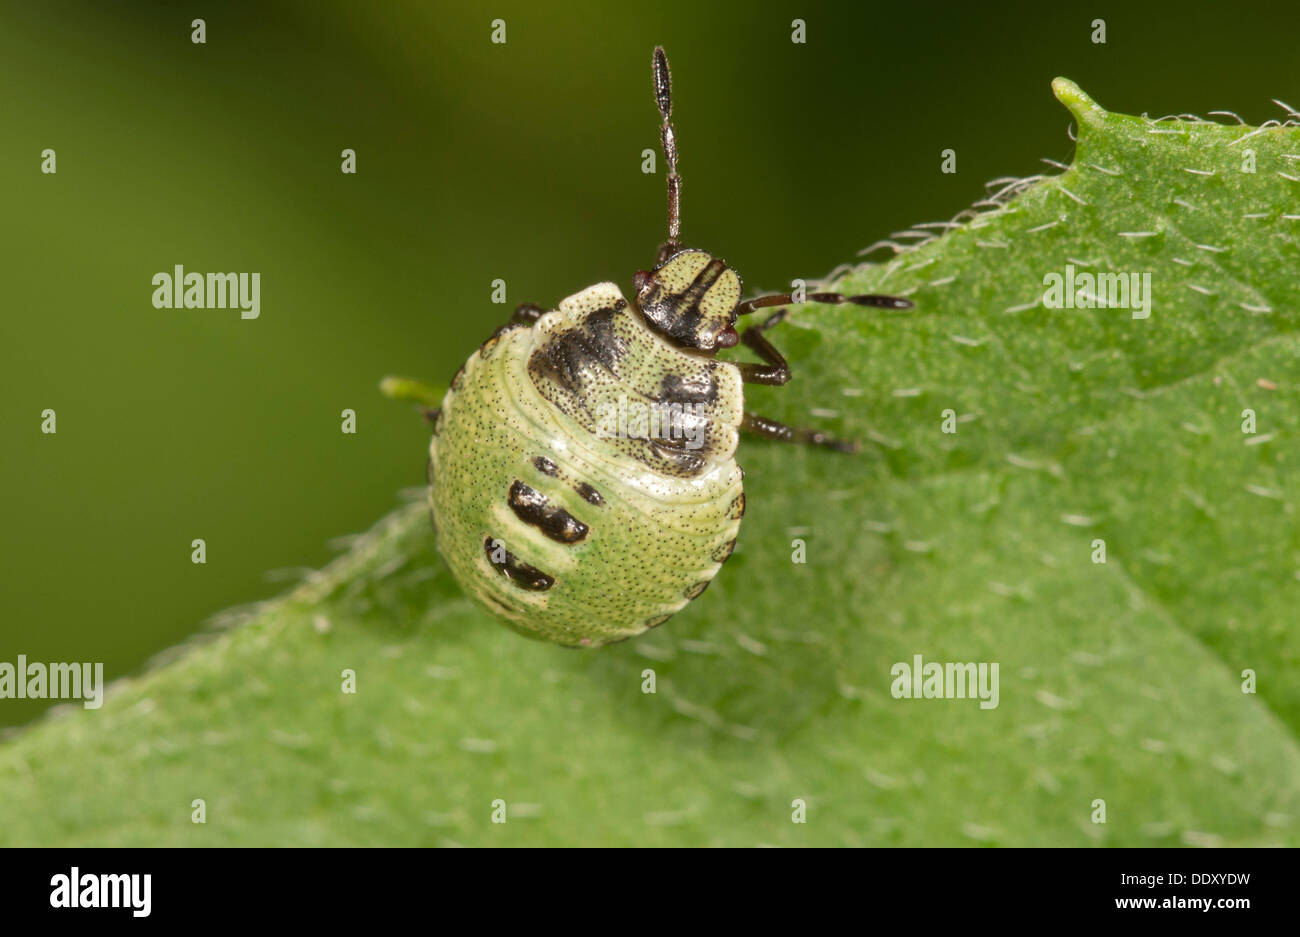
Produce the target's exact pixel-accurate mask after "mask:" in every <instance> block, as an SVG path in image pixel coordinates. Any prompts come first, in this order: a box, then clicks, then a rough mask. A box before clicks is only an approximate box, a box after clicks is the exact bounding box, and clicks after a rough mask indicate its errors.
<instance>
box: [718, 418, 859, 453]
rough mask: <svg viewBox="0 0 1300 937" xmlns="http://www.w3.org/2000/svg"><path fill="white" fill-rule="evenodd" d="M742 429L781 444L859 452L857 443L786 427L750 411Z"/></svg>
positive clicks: (820, 433)
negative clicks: (792, 443)
mask: <svg viewBox="0 0 1300 937" xmlns="http://www.w3.org/2000/svg"><path fill="white" fill-rule="evenodd" d="M740 428H741V429H743V430H746V431H748V432H750V433H753V434H754V435H755V436H762V437H763V438H764V439H775V440H778V441H780V442H800V443H805V444H807V445H810V446H825V447H826V448H828V449H835V450H837V451H839V452H857V451H858V444H857V443H856V442H852V441H849V440H843V439H832V438H831V437H829V436H827V435H826V434H825V433H823V432H822V431H821V430H815V429H805V428H803V427H800V426H786V425H785V424H784V423H778V422H777V421H776V420H772V419H769V418H768V417H765V416H760V415H759V414H757V413H753V412H751V411H748V410H746V411H745V417H744V419H742V420H741V421H740Z"/></svg>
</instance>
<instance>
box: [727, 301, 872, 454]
mask: <svg viewBox="0 0 1300 937" xmlns="http://www.w3.org/2000/svg"><path fill="white" fill-rule="evenodd" d="M789 312H790V310H788V309H779V310H777V311H776V312H775V313H773V314H772V315H770V316H768V318H767V319H766V321H764V322H761V323H759V324H757V325H752V326H750V327H749V328H747V329H745V332H744V334H743V335H741V337H740V340H741V341H742V342H744V343H745V344H746V345H748V346H749V347H750V348H752V349H754V351H755V352H756V353H757V354H758V356H759V357H761V358H762V359H763V361H764V362H765V363H764V364H741V365H740V376H741V379H742V380H744V381H746V382H748V383H751V384H784V383H786V382H787V381H789V380H790V365H789V363H788V362H787V361H786V360H785V357H784V356H783V355H782V354H781V353H780V352H779V351H777V350H776V347H775V346H773V344H772V343H771V342H769V341H768V340H767V339H766V338H765V337H764V336H763V333H764V332H766V331H767V330H768V329H770V328H771V327H772V326H774V325H776V324H777V323H778V322H781V321H783V320H784V319H785V317H786V316H787V315H788V314H789ZM740 428H741V429H743V430H746V431H747V432H750V433H753V434H754V435H756V436H761V437H763V438H764V439H775V440H778V441H779V442H798V443H804V444H806V445H810V446H825V447H826V448H828V449H835V450H837V451H839V452H857V451H858V444H857V443H856V442H852V441H849V440H842V439H832V438H831V437H830V436H827V435H826V434H825V433H823V432H822V431H821V430H816V429H807V428H804V427H801V426H786V425H785V424H784V423H778V422H777V421H776V420H773V419H771V418H770V417H765V416H762V415H760V414H758V413H753V412H750V411H746V412H745V416H744V419H742V420H741V421H740Z"/></svg>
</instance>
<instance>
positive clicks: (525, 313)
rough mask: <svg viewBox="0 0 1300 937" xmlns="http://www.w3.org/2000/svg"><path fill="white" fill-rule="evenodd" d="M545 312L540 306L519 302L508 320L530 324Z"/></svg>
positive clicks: (520, 323) (517, 323) (518, 323)
mask: <svg viewBox="0 0 1300 937" xmlns="http://www.w3.org/2000/svg"><path fill="white" fill-rule="evenodd" d="M545 314H546V310H545V309H543V308H542V307H541V306H538V305H535V304H533V303H520V304H519V306H518V308H516V309H515V311H514V315H512V316H511V317H510V321H511V322H512V323H514V324H516V325H532V324H533V323H534V322H536V321H537V320H538V319H540V318H541V317H542V316H543V315H545Z"/></svg>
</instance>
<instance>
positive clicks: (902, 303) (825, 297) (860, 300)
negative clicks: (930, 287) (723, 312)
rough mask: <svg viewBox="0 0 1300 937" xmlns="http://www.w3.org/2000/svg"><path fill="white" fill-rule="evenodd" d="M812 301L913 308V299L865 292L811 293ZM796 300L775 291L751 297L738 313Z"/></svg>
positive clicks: (806, 297) (833, 304) (741, 313)
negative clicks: (850, 293) (852, 293)
mask: <svg viewBox="0 0 1300 937" xmlns="http://www.w3.org/2000/svg"><path fill="white" fill-rule="evenodd" d="M804 298H805V299H806V300H807V301H808V302H810V303H826V304H828V305H832V306H837V305H839V304H840V303H852V304H853V305H855V306H873V307H875V308H876V309H911V308H912V301H911V300H910V299H903V298H902V297H901V296H882V295H880V294H879V293H863V294H861V295H859V296H845V295H844V294H843V293H809V294H807V296H805V297H804ZM793 302H794V296H793V295H791V294H790V293H773V294H772V295H771V296H760V297H758V298H757V299H749V300H746V301H745V302H743V303H741V304H740V305H739V306H737V307H736V315H738V316H747V315H749V314H750V313H751V312H753V311H754V310H755V309H763V308H765V307H767V306H788V305H789V304H791V303H793Z"/></svg>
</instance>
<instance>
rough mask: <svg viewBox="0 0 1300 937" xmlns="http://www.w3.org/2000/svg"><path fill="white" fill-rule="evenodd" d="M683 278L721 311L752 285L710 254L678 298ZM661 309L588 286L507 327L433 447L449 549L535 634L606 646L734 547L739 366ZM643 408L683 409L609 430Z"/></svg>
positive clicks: (506, 612) (442, 420) (455, 386)
mask: <svg viewBox="0 0 1300 937" xmlns="http://www.w3.org/2000/svg"><path fill="white" fill-rule="evenodd" d="M706 265H708V268H707V270H706ZM715 267H717V268H720V270H715V269H714V268H715ZM702 271H704V273H703V275H702V274H701V272H702ZM674 273H675V274H676V281H680V283H677V286H679V287H680V286H681V283H684V284H687V285H688V286H689V285H692V284H699V283H701V282H704V288H702V289H703V295H702V296H695V297H694V299H695V301H696V303H697V307H698V308H700V309H703V310H704V312H705V313H706V314H707V313H708V312H709V311H710V309H712V308H717V309H721V308H723V307H724V306H725V307H726V309H727V310H728V312H730V311H731V310H733V309H734V307H735V303H736V301H737V300H738V299H739V293H740V282H739V278H737V277H736V276H735V274H734V273H732V272H731V271H730V270H728V269H726V268H725V265H722V264H721V262H720V261H713V260H712V258H710V257H709V255H707V254H704V253H703V252H696V251H691V252H684V253H683V254H679V255H677V258H676V261H675V263H670V264H668V265H666V269H665V270H661V271H660V280H661V281H662V282H663V283H665V284H666V286H665V287H664V290H665V291H668V290H671V289H672V288H673V286H674V283H675V282H676V281H674V279H673V276H672V275H673V274H674ZM697 292H701V290H697ZM665 295H666V293H665ZM653 309H654V306H653V303H650V302H640V303H638V304H636V305H632V304H629V303H628V302H627V301H626V300H625V299H624V298H623V296H622V294H621V292H620V291H619V289H618V287H617V286H615V285H614V284H612V283H601V284H597V285H596V286H592V287H589V288H587V289H586V290H583V291H582V292H580V293H577V294H575V295H574V296H570V297H569V298H568V299H565V300H564V301H563V302H561V303H560V304H559V308H558V309H556V310H554V311H551V312H548V313H545V314H544V315H542V316H541V317H540V318H539V319H538V320H537V321H536V322H535V323H533V324H531V325H522V324H515V325H512V326H508V327H506V328H504V329H502V330H500V331H499V332H498V333H497V334H496V335H494V336H493V337H492V338H491V339H489V340H488V341H487V342H485V343H484V344H483V346H482V347H481V348H480V349H479V350H478V351H477V352H475V353H474V354H473V355H472V356H471V357H470V359H469V360H468V361H467V362H466V364H465V366H464V367H463V368H462V369H461V371H460V372H459V373H458V374H457V375H456V377H455V379H454V380H453V382H452V385H451V389H450V390H449V391H448V392H447V395H446V397H445V398H444V400H443V403H442V407H441V412H440V414H439V416H438V418H437V420H436V422H435V425H434V435H433V440H432V442H431V444H430V450H429V454H430V467H429V475H430V493H429V499H430V504H431V506H432V509H433V519H434V526H435V528H436V530H437V539H438V548H439V551H440V552H441V553H442V555H443V557H444V558H445V560H446V561H447V563H448V565H449V566H450V567H451V570H452V572H453V573H454V574H455V576H456V578H457V580H458V581H459V582H460V583H461V585H462V586H463V587H464V588H465V589H466V591H467V592H468V593H469V594H471V595H473V596H474V597H475V598H476V599H477V600H478V601H479V602H481V603H482V604H483V605H484V606H485V607H486V608H487V609H488V610H489V611H491V612H492V613H493V614H495V615H496V616H498V617H499V618H501V619H502V620H503V621H505V622H506V623H507V624H509V625H510V626H511V627H512V628H514V629H516V630H517V631H519V632H521V633H523V634H525V635H528V636H531V637H536V638H541V639H545V640H549V641H553V642H556V643H559V644H563V645H569V646H598V645H601V644H608V643H611V642H614V641H619V640H623V639H626V638H629V637H632V636H634V635H637V634H640V633H642V632H644V631H645V630H647V629H648V628H652V627H655V626H656V625H658V624H660V623H662V622H663V621H665V620H666V619H667V618H668V617H669V616H671V615H672V614H673V613H674V612H676V611H678V610H679V609H680V608H682V607H683V606H684V605H685V604H686V603H687V602H689V601H690V600H691V599H693V598H695V597H696V596H698V595H699V594H700V593H701V592H703V591H704V589H705V587H706V586H707V585H708V583H709V581H710V580H711V579H712V578H713V577H714V575H715V574H716V573H717V572H718V570H719V568H720V567H721V565H722V563H723V562H724V561H725V560H726V558H727V557H728V556H729V555H730V554H731V551H732V549H733V547H734V544H735V539H736V534H737V531H738V528H739V526H740V518H741V515H742V514H743V513H744V505H745V501H744V493H743V491H742V487H741V477H742V472H741V470H740V467H739V466H738V465H737V464H736V460H735V450H736V442H737V431H738V427H739V426H740V423H741V420H742V417H743V415H744V410H743V391H742V385H741V374H740V371H739V370H738V369H737V367H736V366H735V365H734V364H731V363H729V362H726V361H719V360H716V359H715V358H713V357H712V356H711V355H709V354H704V353H700V352H697V351H694V350H692V349H687V348H682V347H680V346H679V345H676V344H674V343H672V342H670V341H668V340H666V339H665V338H664V337H663V336H662V335H661V334H657V332H656V331H655V330H654V329H652V328H651V327H649V326H648V325H647V321H646V316H648V315H652V314H653ZM723 318H725V316H724V317H723ZM637 403H640V404H642V405H644V406H645V407H646V408H647V409H651V408H653V407H656V406H657V407H658V408H659V410H660V411H661V412H664V411H672V410H673V406H672V405H674V404H676V405H678V406H677V409H678V411H679V412H681V413H683V414H685V415H683V416H681V417H679V418H675V419H676V422H672V423H671V426H667V427H665V426H660V428H659V431H658V432H657V433H644V434H640V435H638V433H639V431H640V430H641V429H642V427H640V426H638V425H630V426H629V432H627V433H623V432H622V431H621V430H618V431H615V432H611V431H610V430H611V429H617V428H616V427H613V426H612V425H611V424H610V422H609V420H608V417H609V415H610V414H611V413H612V412H617V410H618V408H619V406H620V405H622V406H623V408H624V410H625V412H626V411H627V409H628V407H629V406H632V407H635V405H636V404H637ZM611 407H612V408H614V409H613V410H611V409H610V408H611ZM634 412H635V411H634ZM632 422H633V421H629V423H630V424H631V423H632ZM674 434H676V435H674Z"/></svg>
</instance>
